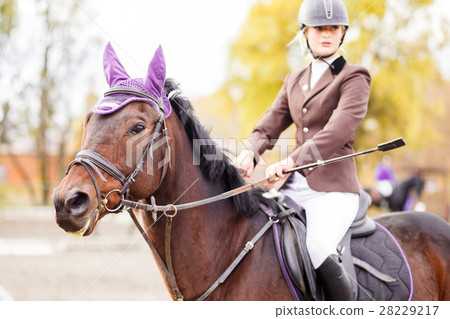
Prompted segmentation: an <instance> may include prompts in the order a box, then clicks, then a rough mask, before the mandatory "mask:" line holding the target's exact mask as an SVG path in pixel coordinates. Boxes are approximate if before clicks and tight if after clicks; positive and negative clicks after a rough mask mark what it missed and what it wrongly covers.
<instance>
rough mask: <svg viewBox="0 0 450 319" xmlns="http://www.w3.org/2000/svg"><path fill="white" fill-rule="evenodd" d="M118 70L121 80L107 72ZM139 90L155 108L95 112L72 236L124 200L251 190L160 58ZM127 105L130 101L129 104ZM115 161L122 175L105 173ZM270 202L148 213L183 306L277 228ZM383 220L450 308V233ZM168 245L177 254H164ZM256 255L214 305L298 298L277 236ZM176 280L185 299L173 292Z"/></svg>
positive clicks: (430, 224)
mask: <svg viewBox="0 0 450 319" xmlns="http://www.w3.org/2000/svg"><path fill="white" fill-rule="evenodd" d="M110 50H111V49H110ZM158 52H159V53H158ZM112 60H113V61H106V62H105V63H104V64H105V66H106V67H105V74H106V77H107V80H108V83H109V85H110V87H111V89H110V90H108V91H111V90H112V91H113V93H114V92H122V93H124V92H123V91H121V90H120V88H119V89H117V83H119V84H120V83H121V82H118V80H117V78H119V80H120V81H124V80H126V81H128V80H127V79H129V76H128V74H127V73H126V72H125V70H124V69H123V66H122V65H121V64H120V62H118V59H117V58H116V57H114V59H112ZM111 70H115V71H114V72H116V74H118V75H111V74H110V73H108V72H113V71H111ZM133 83H134V82H133ZM139 83H141V84H142V83H144V86H146V85H148V86H149V87H150V88H147V89H146V92H152V94H154V96H153V98H152V99H151V100H149V99H147V100H145V101H142V99H141V100H139V99H137V100H132V101H131V102H130V101H129V100H126V102H129V103H127V104H126V105H120V106H119V107H116V106H117V105H116V106H114V105H113V108H115V109H114V111H113V112H110V113H108V112H104V114H102V113H101V112H89V113H88V114H87V116H86V119H85V124H84V132H83V139H82V150H81V151H80V153H79V155H77V157H76V159H75V161H74V162H72V163H71V164H70V166H69V169H68V171H67V175H66V176H65V177H64V178H63V179H62V181H61V182H60V184H59V186H58V187H57V188H56V189H55V190H54V193H53V203H54V207H55V213H56V222H57V224H58V225H59V226H60V227H61V228H62V229H63V230H65V231H66V232H69V233H72V234H75V235H77V236H88V235H90V234H91V233H92V232H93V231H94V229H95V226H96V224H97V223H98V222H99V221H100V220H101V219H102V218H103V217H104V216H105V215H107V214H109V213H111V211H114V210H116V209H118V207H120V203H121V202H123V200H124V198H125V199H128V200H132V201H136V202H138V201H140V202H142V203H144V204H145V205H147V206H150V207H157V205H156V204H157V203H164V204H168V206H170V205H172V206H173V205H175V204H177V205H178V204H179V203H183V204H186V205H188V203H192V202H196V201H199V200H202V199H204V198H209V197H211V196H215V195H217V194H222V193H224V192H226V191H229V190H232V189H234V188H236V187H239V186H242V185H245V182H244V180H243V178H242V177H241V176H240V173H239V171H238V170H237V168H236V167H234V166H233V165H232V164H231V163H230V160H229V159H228V158H227V157H226V156H224V154H223V153H222V152H221V151H220V150H219V149H218V147H217V146H216V145H215V144H214V143H213V142H212V140H211V138H210V136H209V133H208V132H207V131H206V130H205V129H204V128H203V127H202V126H201V125H200V124H199V120H198V119H197V117H196V116H195V115H194V112H193V107H192V104H191V103H190V102H189V100H188V99H186V98H185V97H183V96H181V94H180V90H179V89H178V87H177V84H176V83H175V82H174V81H173V80H170V79H165V62H164V59H163V56H162V52H161V51H157V53H155V56H154V57H153V59H152V62H151V63H150V66H149V71H148V75H147V78H146V79H145V80H143V81H141V82H139ZM134 87H136V85H135V86H134ZM133 92H135V93H134V94H137V95H139V94H141V96H147V94H144V95H142V94H143V93H142V92H141V93H139V92H138V91H137V90H136V89H128V90H127V91H126V92H125V93H127V94H131V93H133ZM166 92H168V94H167V95H166ZM173 92H176V93H174V94H173ZM113 97H114V95H112V96H106V97H105V98H104V100H105V101H107V102H108V99H113ZM147 97H148V96H147ZM127 98H128V96H125V95H124V96H122V100H121V101H122V102H123V101H124V100H125V99H127ZM100 104H101V103H100ZM122 104H123V103H122ZM153 104H154V105H153ZM155 105H159V107H158V106H155ZM164 108H165V111H162V109H164ZM167 108H170V112H168V111H167ZM162 113H164V114H165V116H162V115H161V114H162ZM168 113H170V114H169V115H168ZM158 131H159V132H160V133H161V134H157V132H158ZM163 132H165V134H163ZM143 144H146V145H147V144H150V147H148V145H147V147H143ZM146 152H147V153H148V156H147V157H146V160H145V161H142V160H141V159H142V158H143V155H145V154H146ZM109 163H111V164H113V165H114V167H113V168H112V167H111V165H106V164H109ZM138 173H139V174H138ZM124 176H129V178H125V179H124V178H123V177H124ZM124 189H125V191H123V192H122V191H121V190H124ZM262 200H265V199H264V197H263V196H262V195H261V192H260V191H257V190H252V191H249V192H245V193H242V194H239V195H237V196H234V197H230V198H226V199H222V200H217V201H213V202H209V203H207V204H204V205H200V206H195V207H190V208H186V209H183V210H180V211H173V210H172V211H171V212H170V213H169V212H167V211H162V212H161V211H156V210H155V211H154V212H153V213H150V212H144V213H142V214H140V220H141V223H142V227H141V230H142V231H143V232H144V235H145V238H146V240H148V241H149V242H150V243H151V245H152V246H153V247H154V250H153V253H154V254H155V256H156V255H159V256H161V257H158V258H157V260H159V261H160V262H158V266H159V267H160V270H161V273H162V276H163V280H164V282H165V283H166V286H167V288H168V291H169V294H170V295H171V297H172V298H173V299H174V300H197V299H199V297H201V296H202V295H203V294H204V292H205V291H207V290H208V289H209V287H211V284H213V283H214V282H215V281H216V279H217V278H219V277H220V276H221V275H222V274H223V273H224V271H225V270H226V269H227V267H228V266H229V265H230V264H232V263H233V261H234V260H235V259H236V256H237V255H239V254H240V252H241V251H242V248H243V247H244V246H245V247H246V248H247V246H249V245H248V243H249V241H250V239H251V238H253V237H254V236H255V234H257V233H258V232H259V231H260V230H261V228H262V227H263V226H264V225H266V223H267V221H268V218H267V216H266V215H265V214H263V213H261V210H260V208H259V207H260V202H261V201H262ZM144 204H143V205H144ZM163 219H166V224H164V223H163V222H162V221H161V220H163ZM377 221H378V222H379V223H380V224H382V225H384V226H385V227H386V228H388V229H389V230H390V231H391V232H392V234H394V235H395V237H396V238H397V240H398V242H399V243H400V245H401V247H402V248H403V251H404V253H405V254H406V256H407V258H408V260H409V262H410V265H411V271H412V274H413V276H414V281H415V283H416V285H415V294H414V298H415V300H449V299H450V291H449V290H448V289H446V288H447V287H449V285H450V279H449V273H450V271H449V268H450V253H449V250H448V247H449V244H450V226H449V225H448V224H447V223H446V222H445V221H443V220H442V219H440V218H438V217H437V216H434V215H433V214H430V213H418V214H397V215H389V216H383V217H380V218H378V219H377ZM168 225H170V226H171V231H170V233H169V236H167V232H166V229H167V227H168ZM325 235H326V234H324V236H325ZM246 243H247V244H246ZM167 246H169V249H170V253H169V254H164V253H165V251H166V250H167V248H168V247H167ZM250 249H251V250H250ZM248 250H250V251H249V252H248V254H247V255H246V256H245V258H243V259H242V261H241V262H240V263H239V264H238V265H237V266H235V268H234V270H233V271H232V272H231V273H230V274H229V276H228V278H227V280H225V281H223V282H221V284H220V285H219V286H218V287H217V288H216V289H215V290H214V291H213V292H212V293H210V294H209V295H208V297H207V298H205V299H206V300H280V301H287V300H293V297H292V295H291V292H290V290H289V288H288V285H287V283H286V281H285V279H284V277H283V273H282V271H281V270H280V265H279V263H278V260H277V255H276V247H275V245H274V241H273V238H272V235H271V234H270V231H267V232H265V233H264V234H262V235H261V236H260V239H259V241H258V242H257V243H255V244H254V245H253V244H252V245H251V246H249V247H248ZM155 258H156V257H155ZM163 264H165V265H167V268H171V269H172V272H171V274H172V276H171V275H170V272H169V275H168V273H167V271H163V270H164V269H163V268H165V267H163ZM169 265H170V266H169ZM141 266H142V265H141ZM170 277H173V278H170ZM174 279H176V282H177V284H178V285H177V289H178V294H177V291H175V290H174V289H173V285H172V284H171V282H172V281H173V280H174ZM180 295H182V297H181V298H180Z"/></svg>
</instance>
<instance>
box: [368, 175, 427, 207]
mask: <svg viewBox="0 0 450 319" xmlns="http://www.w3.org/2000/svg"><path fill="white" fill-rule="evenodd" d="M424 186H425V180H424V179H423V178H422V177H421V176H420V175H418V174H415V175H413V176H411V177H409V178H408V179H406V180H404V181H402V182H400V183H398V184H397V185H395V186H394V188H393V190H392V193H391V194H390V195H389V196H386V197H385V196H383V195H382V194H381V193H380V192H378V191H376V190H373V189H369V188H367V189H365V190H366V192H368V193H369V194H370V196H371V198H372V204H373V205H375V206H378V207H386V208H388V209H389V210H390V211H391V212H398V211H403V210H405V207H406V206H407V205H406V204H407V202H409V200H411V197H410V196H412V192H413V191H415V192H416V194H417V198H418V200H419V201H420V200H421V198H422V191H423V188H424Z"/></svg>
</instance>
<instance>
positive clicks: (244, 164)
mask: <svg viewBox="0 0 450 319" xmlns="http://www.w3.org/2000/svg"><path fill="white" fill-rule="evenodd" d="M254 158H255V153H253V151H250V150H243V151H242V152H241V154H239V156H238V157H236V159H235V160H234V165H235V166H236V167H237V168H240V169H242V170H243V171H244V173H243V174H245V175H244V177H250V175H252V173H253V169H254V168H255V165H254V163H253V159H254Z"/></svg>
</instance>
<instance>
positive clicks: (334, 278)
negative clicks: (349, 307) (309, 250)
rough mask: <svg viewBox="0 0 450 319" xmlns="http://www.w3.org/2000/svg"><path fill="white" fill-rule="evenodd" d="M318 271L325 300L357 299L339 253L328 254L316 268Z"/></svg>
mask: <svg viewBox="0 0 450 319" xmlns="http://www.w3.org/2000/svg"><path fill="white" fill-rule="evenodd" d="M316 273H317V275H318V276H319V280H320V283H321V284H322V287H323V291H324V295H325V300H328V301H337V300H351V301H353V300H355V293H354V292H353V286H352V282H351V278H350V276H349V275H348V274H347V273H346V272H345V270H344V265H343V264H342V262H341V261H340V260H339V257H338V256H337V255H330V256H328V257H327V259H325V261H324V262H323V263H322V265H320V266H319V268H317V269H316Z"/></svg>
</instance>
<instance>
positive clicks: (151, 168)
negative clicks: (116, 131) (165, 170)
mask: <svg viewBox="0 0 450 319" xmlns="http://www.w3.org/2000/svg"><path fill="white" fill-rule="evenodd" d="M170 139H171V137H167V140H166V138H164V137H162V133H159V132H154V133H152V132H151V131H150V130H148V129H146V130H145V131H143V132H142V133H141V134H139V135H136V136H134V137H132V138H130V139H129V140H128V141H127V142H126V163H125V164H126V166H127V167H128V168H134V167H136V165H139V164H141V165H142V167H141V171H142V169H143V167H144V166H145V167H146V174H148V175H150V176H153V174H154V173H155V169H156V170H157V171H159V170H160V169H161V168H162V167H164V165H166V164H169V163H170V152H168V151H167V152H166V151H165V150H164V148H165V147H167V144H168V143H169V141H170ZM166 141H167V143H166ZM157 152H162V153H163V154H164V158H163V159H162V160H160V161H159V162H158V163H157V165H155V164H156V163H155V159H154V155H155V154H156V153H157ZM143 156H145V160H144V162H142V163H141V159H142V157H143Z"/></svg>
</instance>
